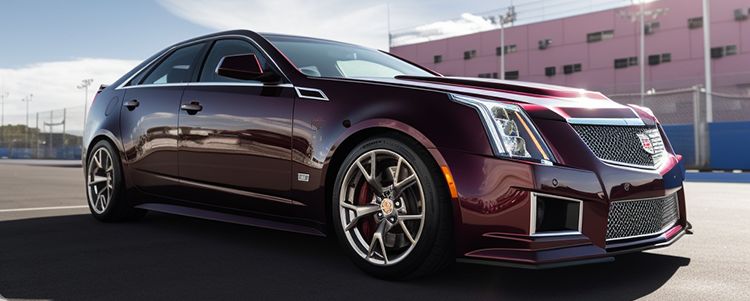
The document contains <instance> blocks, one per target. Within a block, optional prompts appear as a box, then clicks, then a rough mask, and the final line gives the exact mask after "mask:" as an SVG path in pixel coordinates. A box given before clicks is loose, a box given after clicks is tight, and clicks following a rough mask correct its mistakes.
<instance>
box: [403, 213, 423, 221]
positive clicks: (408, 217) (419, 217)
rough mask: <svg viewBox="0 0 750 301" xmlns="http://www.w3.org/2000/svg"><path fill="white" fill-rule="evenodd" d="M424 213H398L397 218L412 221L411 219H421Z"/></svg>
mask: <svg viewBox="0 0 750 301" xmlns="http://www.w3.org/2000/svg"><path fill="white" fill-rule="evenodd" d="M422 217H424V215H422V214H420V215H399V216H398V219H400V220H401V221H413V220H421V219H422Z"/></svg>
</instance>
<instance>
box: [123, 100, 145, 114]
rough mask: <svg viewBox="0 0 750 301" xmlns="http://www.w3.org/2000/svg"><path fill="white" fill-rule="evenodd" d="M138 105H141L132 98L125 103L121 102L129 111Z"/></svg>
mask: <svg viewBox="0 0 750 301" xmlns="http://www.w3.org/2000/svg"><path fill="white" fill-rule="evenodd" d="M139 105H141V103H139V102H138V101H137V100H135V99H133V100H130V101H126V102H125V103H123V104H122V106H123V107H126V108H128V110H130V111H132V110H134V109H135V108H137V107H138V106H139Z"/></svg>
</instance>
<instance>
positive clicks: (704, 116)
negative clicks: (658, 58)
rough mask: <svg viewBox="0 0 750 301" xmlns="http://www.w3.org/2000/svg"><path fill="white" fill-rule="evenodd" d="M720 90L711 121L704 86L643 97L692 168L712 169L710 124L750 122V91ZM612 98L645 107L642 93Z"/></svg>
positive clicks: (713, 95) (740, 87)
mask: <svg viewBox="0 0 750 301" xmlns="http://www.w3.org/2000/svg"><path fill="white" fill-rule="evenodd" d="M717 90H718V91H721V92H712V93H711V102H710V107H711V112H712V114H710V115H711V116H710V117H711V118H709V114H708V107H709V102H708V99H707V97H706V95H707V94H706V90H705V89H704V88H703V87H702V86H700V85H697V86H693V87H690V88H683V89H674V90H668V91H660V92H655V93H649V94H647V95H644V97H643V105H644V106H645V107H648V108H650V109H651V110H652V111H653V112H654V115H655V116H656V117H657V118H659V121H660V122H661V124H662V126H663V127H664V130H665V132H666V134H667V137H668V139H669V141H670V143H671V144H672V146H673V148H674V149H675V150H676V151H677V153H679V154H681V155H682V156H683V158H684V159H685V162H686V164H687V166H688V167H690V168H697V169H710V166H711V165H710V153H711V148H710V144H711V142H710V141H711V138H710V135H709V123H717V122H743V121H750V87H747V86H744V85H734V86H728V87H721V88H719V89H717ZM608 97H609V98H610V99H612V100H614V101H616V102H618V103H622V104H637V105H640V104H641V95H640V94H639V93H627V94H611V95H608ZM709 121H710V122H709Z"/></svg>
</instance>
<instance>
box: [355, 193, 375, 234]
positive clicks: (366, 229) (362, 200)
mask: <svg viewBox="0 0 750 301" xmlns="http://www.w3.org/2000/svg"><path fill="white" fill-rule="evenodd" d="M370 199H372V195H371V194H370V187H369V186H367V182H364V183H362V188H360V189H359V199H358V200H357V204H358V205H365V204H367V203H369V201H368V200H370ZM360 223H361V225H362V235H364V237H365V239H366V240H367V241H370V240H372V231H373V229H374V228H375V221H374V220H373V218H367V219H361V220H360Z"/></svg>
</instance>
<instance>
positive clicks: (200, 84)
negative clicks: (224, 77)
mask: <svg viewBox="0 0 750 301" xmlns="http://www.w3.org/2000/svg"><path fill="white" fill-rule="evenodd" d="M187 86H188V87H206V86H219V87H221V86H226V87H274V88H292V87H294V85H292V84H264V83H260V82H257V83H256V82H253V83H238V82H190V83H188V84H187Z"/></svg>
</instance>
